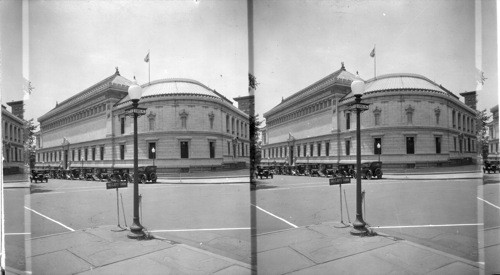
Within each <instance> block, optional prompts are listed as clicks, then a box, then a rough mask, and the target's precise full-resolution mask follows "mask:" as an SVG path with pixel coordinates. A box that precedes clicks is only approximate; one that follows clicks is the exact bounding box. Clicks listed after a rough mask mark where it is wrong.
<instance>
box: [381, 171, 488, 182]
mask: <svg viewBox="0 0 500 275" xmlns="http://www.w3.org/2000/svg"><path fill="white" fill-rule="evenodd" d="M382 178H383V179H389V180H456V179H481V180H482V179H483V172H455V173H429V174H421V173H418V174H410V173H408V174H395V173H384V175H383V177H382Z"/></svg>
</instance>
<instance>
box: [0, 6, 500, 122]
mask: <svg viewBox="0 0 500 275" xmlns="http://www.w3.org/2000/svg"><path fill="white" fill-rule="evenodd" d="M253 5H254V7H253V18H252V19H253V20H252V21H253V31H254V33H253V41H254V45H253V49H254V55H253V64H254V65H253V67H254V69H253V71H254V74H255V76H256V77H257V82H258V83H259V84H258V86H257V90H256V92H255V96H256V108H255V109H256V113H257V114H260V117H262V115H263V113H265V112H266V111H268V110H270V109H271V108H272V107H274V106H276V105H277V104H279V103H280V102H281V99H282V98H286V97H288V96H290V95H292V94H293V93H295V92H297V91H299V90H301V89H303V88H305V87H307V86H308V85H310V84H312V83H314V82H315V81H317V80H319V79H321V78H322V77H324V76H326V75H328V74H330V73H332V72H334V71H336V70H338V69H339V68H340V66H341V62H344V64H345V67H346V69H347V70H348V71H350V72H353V73H355V72H356V71H359V74H360V76H361V77H362V78H363V79H365V80H367V79H370V78H372V77H373V76H374V59H373V58H371V57H370V56H369V54H370V52H371V51H372V49H373V48H374V47H376V63H377V67H376V71H377V75H382V74H389V73H415V74H420V75H423V76H425V77H427V78H429V79H431V80H433V81H435V82H436V83H438V84H441V85H443V86H444V87H445V88H447V89H449V90H451V91H452V92H454V93H455V94H457V95H458V94H459V93H461V92H465V91H472V90H476V84H477V83H476V74H477V73H476V72H477V69H476V68H479V69H481V70H482V71H484V76H485V77H486V78H487V79H486V81H485V83H484V86H483V88H482V90H481V91H479V92H478V109H479V110H482V109H485V108H488V109H489V108H491V107H493V106H494V105H496V104H498V78H499V70H498V46H497V45H498V43H497V42H498V22H497V20H496V18H497V14H498V7H497V6H496V2H495V1H494V0H484V1H479V0H475V1H470V0H432V1H431V0H411V1H410V0H392V1H391V0H388V1H387V0H352V1H344V0H324V1H321V0H314V1H307V0H286V1H285V0H272V1H271V0H258V1H254V2H253ZM23 24H24V25H23ZM23 26H24V28H23ZM0 28H1V29H0V30H1V32H0V50H1V51H0V57H1V63H0V64H1V65H0V69H1V70H0V89H1V94H2V103H3V104H5V103H6V102H9V101H13V100H20V99H22V98H23V92H22V89H23V88H22V86H23V85H22V83H23V81H22V79H23V76H24V77H25V78H27V79H29V80H31V82H32V86H34V87H35V89H34V91H33V93H32V94H31V96H30V99H29V100H27V101H26V106H25V109H26V114H25V118H27V119H29V118H35V120H36V118H37V117H39V116H41V115H43V114H45V113H46V112H48V111H49V110H51V109H52V108H54V107H55V105H56V102H62V101H63V100H65V99H67V98H69V97H71V96H73V95H75V94H77V93H79V92H81V91H83V90H85V89H86V88H88V87H90V86H92V85H93V84H95V83H97V82H99V81H100V80H102V79H104V78H106V77H108V76H110V75H111V74H113V73H114V71H115V67H119V70H120V73H121V75H122V76H124V77H126V78H128V79H132V78H133V76H136V77H137V79H138V82H139V83H140V84H142V83H146V82H147V81H148V64H147V63H145V62H144V57H145V56H146V54H147V53H148V51H150V60H151V64H150V65H151V80H156V79H161V78H177V77H179V78H191V79H194V80H197V81H200V82H201V83H203V84H205V85H207V86H208V87H210V88H212V89H216V90H217V91H218V92H220V93H222V94H223V95H225V96H226V97H227V98H230V99H231V98H234V97H238V96H245V95H247V94H248V86H247V85H248V77H247V73H248V33H247V31H248V28H247V3H246V2H245V1H237V0H198V1H195V0H193V1H192V0H183V1H180V0H162V1H160V0H157V1H118V0H109V1H76V0H52V1H42V0H31V1H17V0H0ZM235 105H236V103H235Z"/></svg>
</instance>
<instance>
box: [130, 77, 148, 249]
mask: <svg viewBox="0 0 500 275" xmlns="http://www.w3.org/2000/svg"><path fill="white" fill-rule="evenodd" d="M128 95H129V97H130V100H132V108H129V109H126V110H125V112H126V114H127V115H130V116H133V117H134V219H133V223H132V225H131V226H130V233H129V234H128V237H129V238H131V239H137V238H142V237H144V232H143V227H142V225H141V223H140V221H139V177H138V176H139V175H138V174H139V171H138V170H139V169H138V166H139V164H138V158H139V157H138V149H137V147H138V146H137V117H138V116H139V115H142V114H145V113H146V109H145V108H139V107H138V106H139V99H140V98H141V95H142V88H141V86H139V85H137V81H135V77H134V83H133V84H132V85H131V86H130V87H129V88H128Z"/></svg>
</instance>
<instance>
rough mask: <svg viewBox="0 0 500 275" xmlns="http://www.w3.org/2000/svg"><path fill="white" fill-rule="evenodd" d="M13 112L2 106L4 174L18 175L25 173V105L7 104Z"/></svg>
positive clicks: (20, 102) (20, 103) (21, 102)
mask: <svg viewBox="0 0 500 275" xmlns="http://www.w3.org/2000/svg"><path fill="white" fill-rule="evenodd" d="M7 104H8V105H9V106H10V107H11V110H12V112H9V111H8V110H7V107H6V106H4V105H2V133H3V137H2V141H3V172H4V174H17V173H23V172H24V158H25V156H24V152H25V151H24V129H25V121H24V119H23V116H24V103H23V101H22V100H21V101H12V102H9V103H7Z"/></svg>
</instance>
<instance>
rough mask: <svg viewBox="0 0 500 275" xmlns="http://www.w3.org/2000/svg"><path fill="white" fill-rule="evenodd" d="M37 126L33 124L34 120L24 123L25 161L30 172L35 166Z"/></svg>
mask: <svg viewBox="0 0 500 275" xmlns="http://www.w3.org/2000/svg"><path fill="white" fill-rule="evenodd" d="M37 127H38V126H37V125H35V123H34V122H33V119H30V120H28V121H25V122H24V133H23V137H24V160H25V162H26V164H28V165H29V167H30V170H31V169H33V167H34V166H35V161H36V159H35V151H36V146H35V132H36V129H37Z"/></svg>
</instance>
